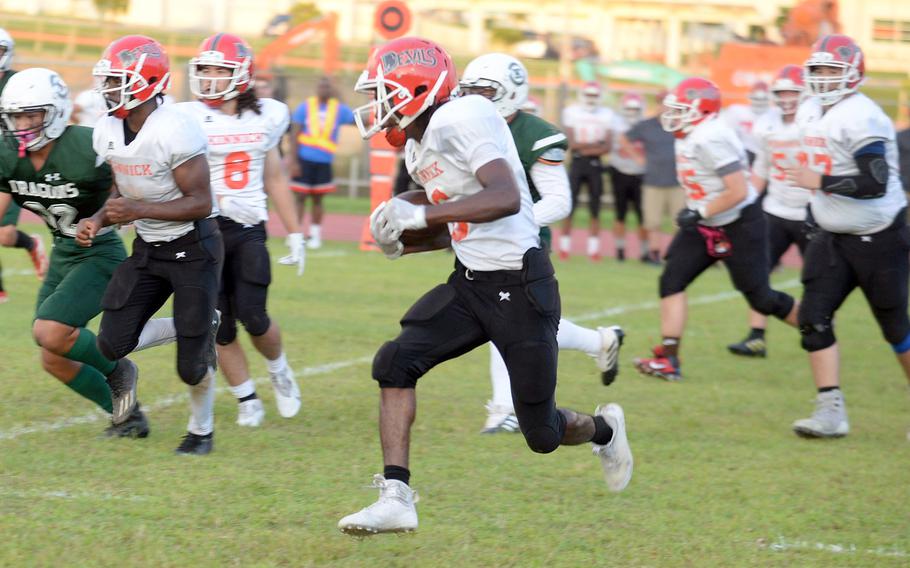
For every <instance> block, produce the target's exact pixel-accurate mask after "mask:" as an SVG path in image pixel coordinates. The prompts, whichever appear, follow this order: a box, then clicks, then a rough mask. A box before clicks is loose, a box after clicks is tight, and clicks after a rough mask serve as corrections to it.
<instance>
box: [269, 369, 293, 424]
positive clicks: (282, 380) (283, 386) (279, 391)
mask: <svg viewBox="0 0 910 568" xmlns="http://www.w3.org/2000/svg"><path fill="white" fill-rule="evenodd" d="M269 378H270V379H272V389H273V390H274V391H275V405H276V406H278V414H281V416H282V417H284V418H293V417H294V416H296V415H297V413H298V412H300V387H299V386H297V381H296V380H295V379H294V371H292V370H291V368H290V367H287V366H286V367H285V368H284V370H283V371H279V372H277V373H269Z"/></svg>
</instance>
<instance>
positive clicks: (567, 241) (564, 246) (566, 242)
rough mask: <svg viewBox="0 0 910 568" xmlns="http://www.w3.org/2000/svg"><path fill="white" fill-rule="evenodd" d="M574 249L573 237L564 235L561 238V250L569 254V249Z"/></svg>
mask: <svg viewBox="0 0 910 568" xmlns="http://www.w3.org/2000/svg"><path fill="white" fill-rule="evenodd" d="M571 248H572V237H570V236H569V235H562V236H560V237H559V250H561V251H564V252H569V249H571Z"/></svg>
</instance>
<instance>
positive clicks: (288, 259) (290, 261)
mask: <svg viewBox="0 0 910 568" xmlns="http://www.w3.org/2000/svg"><path fill="white" fill-rule="evenodd" d="M278 264H284V265H285V266H287V265H294V264H297V258H295V257H294V256H293V255H290V254H289V255H286V256H282V257H281V258H279V259H278Z"/></svg>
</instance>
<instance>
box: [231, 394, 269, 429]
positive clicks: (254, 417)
mask: <svg viewBox="0 0 910 568" xmlns="http://www.w3.org/2000/svg"><path fill="white" fill-rule="evenodd" d="M264 418H265V407H264V406H263V405H262V401H261V400H259V399H258V398H254V399H252V400H245V401H243V402H241V403H240V404H239V405H238V408H237V425H238V426H249V427H250V428H255V427H257V426H259V425H260V424H262V420H263V419H264Z"/></svg>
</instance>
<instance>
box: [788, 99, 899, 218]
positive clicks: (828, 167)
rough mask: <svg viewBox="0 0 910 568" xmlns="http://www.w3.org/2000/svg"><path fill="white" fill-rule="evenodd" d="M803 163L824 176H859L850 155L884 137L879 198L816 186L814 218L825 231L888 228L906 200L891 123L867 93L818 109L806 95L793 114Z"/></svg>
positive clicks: (816, 103)
mask: <svg viewBox="0 0 910 568" xmlns="http://www.w3.org/2000/svg"><path fill="white" fill-rule="evenodd" d="M796 121H797V123H798V124H799V128H800V136H801V137H802V151H803V152H804V153H805V155H804V160H805V163H806V165H808V166H809V168H811V169H812V170H814V171H816V172H818V173H820V174H823V175H834V176H853V175H859V173H860V171H859V168H858V167H857V165H856V158H855V157H854V154H855V153H856V152H857V151H858V150H859V149H861V148H864V147H865V146H868V145H869V144H872V143H873V142H884V144H885V161H886V162H887V163H888V187H887V191H886V193H885V195H884V196H882V197H879V198H877V199H853V198H852V197H845V196H843V195H834V194H833V193H825V192H824V191H815V192H813V194H812V198H811V199H810V201H809V203H810V204H811V207H812V216H813V217H814V218H815V221H816V223H818V225H819V226H820V227H821V228H822V229H825V230H826V231H831V232H833V233H847V234H851V235H868V234H871V233H877V232H878V231H881V230H883V229H886V228H887V227H888V226H889V225H891V223H892V222H893V221H894V218H895V216H896V215H897V213H898V211H900V210H901V209H902V208H903V207H905V206H906V205H907V198H906V196H905V195H904V191H903V189H902V188H901V181H900V171H899V169H898V161H897V144H896V142H895V133H894V123H893V122H891V119H890V118H888V116H887V115H886V114H885V113H884V111H882V109H881V108H880V107H879V106H878V105H877V104H875V103H874V102H873V101H872V100H871V99H870V98H869V97H867V96H866V95H864V94H862V93H855V94H853V95H850V96H848V97H846V98H844V99H842V100H841V101H840V102H838V103H837V104H835V105H834V106H832V107H830V108H829V109H828V110H827V112H825V113H824V114H822V106H821V104H819V102H818V100H817V99H815V98H810V99H809V100H807V101H806V102H804V103H803V104H802V105H800V107H799V111H797V113H796Z"/></svg>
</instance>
